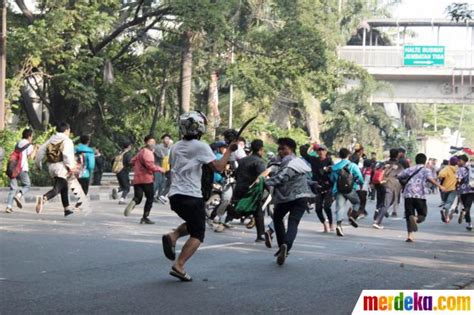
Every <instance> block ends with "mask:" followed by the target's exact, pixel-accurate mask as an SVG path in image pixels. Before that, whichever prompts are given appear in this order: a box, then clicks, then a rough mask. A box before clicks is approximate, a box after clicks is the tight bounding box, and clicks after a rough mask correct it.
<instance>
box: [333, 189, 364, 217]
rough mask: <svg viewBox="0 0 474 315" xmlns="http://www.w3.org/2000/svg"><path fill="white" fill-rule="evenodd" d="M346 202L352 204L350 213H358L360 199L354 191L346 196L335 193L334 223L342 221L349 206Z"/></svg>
mask: <svg viewBox="0 0 474 315" xmlns="http://www.w3.org/2000/svg"><path fill="white" fill-rule="evenodd" d="M348 201H349V202H350V203H351V204H352V211H355V213H357V212H358V211H359V207H360V199H359V196H358V195H357V192H356V191H355V190H352V191H351V192H350V193H348V194H341V193H337V194H336V221H337V222H340V221H342V219H343V218H344V213H346V212H347V210H349V206H348V205H347V202H348Z"/></svg>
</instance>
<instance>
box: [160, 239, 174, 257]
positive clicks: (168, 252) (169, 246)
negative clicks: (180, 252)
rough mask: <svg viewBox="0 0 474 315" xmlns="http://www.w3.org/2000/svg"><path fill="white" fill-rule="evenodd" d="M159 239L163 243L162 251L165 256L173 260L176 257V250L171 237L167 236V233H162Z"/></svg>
mask: <svg viewBox="0 0 474 315" xmlns="http://www.w3.org/2000/svg"><path fill="white" fill-rule="evenodd" d="M161 241H162V243H163V252H164V253H165V256H166V258H168V259H169V260H172V261H174V260H175V259H176V252H175V247H174V246H173V243H172V242H171V237H169V235H163V237H162V239H161Z"/></svg>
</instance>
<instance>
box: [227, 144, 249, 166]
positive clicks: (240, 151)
mask: <svg viewBox="0 0 474 315" xmlns="http://www.w3.org/2000/svg"><path fill="white" fill-rule="evenodd" d="M244 157H247V153H245V150H244V148H243V147H241V146H240V145H239V147H238V148H237V151H235V152H232V153H231V154H230V158H229V162H235V161H238V160H241V159H243V158H244Z"/></svg>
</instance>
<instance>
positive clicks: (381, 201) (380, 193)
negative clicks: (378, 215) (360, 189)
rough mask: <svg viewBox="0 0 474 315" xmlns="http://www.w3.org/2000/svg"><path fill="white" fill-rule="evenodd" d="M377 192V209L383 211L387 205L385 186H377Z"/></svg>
mask: <svg viewBox="0 0 474 315" xmlns="http://www.w3.org/2000/svg"><path fill="white" fill-rule="evenodd" d="M375 191H376V195H377V205H376V209H381V208H382V207H383V206H384V205H385V187H383V185H380V184H377V185H375Z"/></svg>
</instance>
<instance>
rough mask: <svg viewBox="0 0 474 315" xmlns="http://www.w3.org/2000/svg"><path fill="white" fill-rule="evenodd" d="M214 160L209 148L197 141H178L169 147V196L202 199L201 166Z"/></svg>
mask: <svg viewBox="0 0 474 315" xmlns="http://www.w3.org/2000/svg"><path fill="white" fill-rule="evenodd" d="M215 160H216V156H215V155H214V153H213V152H212V150H211V147H210V146H209V145H208V144H206V143H204V142H201V141H198V140H190V141H187V140H182V141H178V142H177V143H176V144H175V145H173V146H172V147H171V152H170V166H171V186H170V192H169V196H170V197H171V196H173V195H185V196H190V197H196V198H202V191H201V177H202V165H203V164H209V163H211V162H213V161H215Z"/></svg>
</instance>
